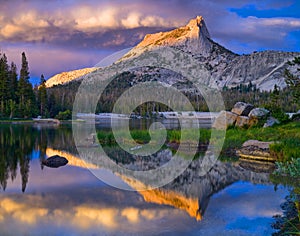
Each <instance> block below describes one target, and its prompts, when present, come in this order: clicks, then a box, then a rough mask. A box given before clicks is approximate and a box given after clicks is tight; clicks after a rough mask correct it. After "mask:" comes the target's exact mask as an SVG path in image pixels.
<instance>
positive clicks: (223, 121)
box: [212, 111, 238, 129]
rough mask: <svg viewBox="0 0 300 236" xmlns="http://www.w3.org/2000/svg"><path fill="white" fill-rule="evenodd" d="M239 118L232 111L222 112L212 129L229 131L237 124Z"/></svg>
mask: <svg viewBox="0 0 300 236" xmlns="http://www.w3.org/2000/svg"><path fill="white" fill-rule="evenodd" d="M237 117H238V115H237V114H234V113H232V112H230V111H221V112H220V114H219V115H218V116H217V118H216V120H215V122H214V123H213V125H212V127H213V128H215V129H227V128H228V127H229V126H230V125H234V124H235V122H236V119H237Z"/></svg>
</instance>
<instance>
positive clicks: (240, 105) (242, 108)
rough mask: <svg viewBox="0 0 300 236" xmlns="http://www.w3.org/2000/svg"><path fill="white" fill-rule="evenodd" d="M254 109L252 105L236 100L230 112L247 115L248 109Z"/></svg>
mask: <svg viewBox="0 0 300 236" xmlns="http://www.w3.org/2000/svg"><path fill="white" fill-rule="evenodd" d="M253 109H254V106H253V105H251V104H249V103H245V102H237V103H236V104H235V105H234V107H233V108H232V109H231V112H233V113H235V114H237V115H239V116H248V115H249V113H250V111H251V110H253Z"/></svg>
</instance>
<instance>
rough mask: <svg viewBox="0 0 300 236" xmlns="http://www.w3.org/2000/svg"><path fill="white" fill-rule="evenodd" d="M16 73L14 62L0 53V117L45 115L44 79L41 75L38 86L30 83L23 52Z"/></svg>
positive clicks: (46, 99) (46, 108)
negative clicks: (19, 67)
mask: <svg viewBox="0 0 300 236" xmlns="http://www.w3.org/2000/svg"><path fill="white" fill-rule="evenodd" d="M21 60H22V61H21V69H20V72H19V74H18V70H17V66H16V64H15V63H14V62H11V63H10V64H9V63H8V59H7V56H6V55H5V53H3V54H2V53H0V118H2V119H5V118H10V119H11V118H31V117H36V116H38V115H41V116H44V117H47V116H49V112H48V102H49V99H48V97H47V91H46V85H45V83H46V80H45V78H44V76H43V75H41V82H40V85H39V86H36V87H33V86H32V84H31V83H30V81H29V79H30V76H29V74H30V72H29V65H28V61H27V58H26V54H25V52H23V53H22V55H21Z"/></svg>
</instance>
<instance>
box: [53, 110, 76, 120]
mask: <svg viewBox="0 0 300 236" xmlns="http://www.w3.org/2000/svg"><path fill="white" fill-rule="evenodd" d="M55 118H56V119H58V120H71V119H72V112H71V111H70V110H65V111H60V112H59V113H58V115H56V116H55Z"/></svg>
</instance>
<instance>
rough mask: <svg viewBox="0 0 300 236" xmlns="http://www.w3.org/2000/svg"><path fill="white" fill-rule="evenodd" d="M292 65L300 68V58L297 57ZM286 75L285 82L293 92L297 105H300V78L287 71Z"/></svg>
mask: <svg viewBox="0 0 300 236" xmlns="http://www.w3.org/2000/svg"><path fill="white" fill-rule="evenodd" d="M290 64H291V65H297V66H300V57H295V59H294V60H293V62H291V63H290ZM297 70H298V71H299V70H300V68H297ZM284 75H285V82H286V83H287V85H288V87H289V88H290V90H291V92H292V95H293V97H294V101H295V103H296V104H298V105H300V78H299V77H297V76H296V75H294V74H292V73H291V72H290V71H289V70H287V69H286V70H285V73H284Z"/></svg>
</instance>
